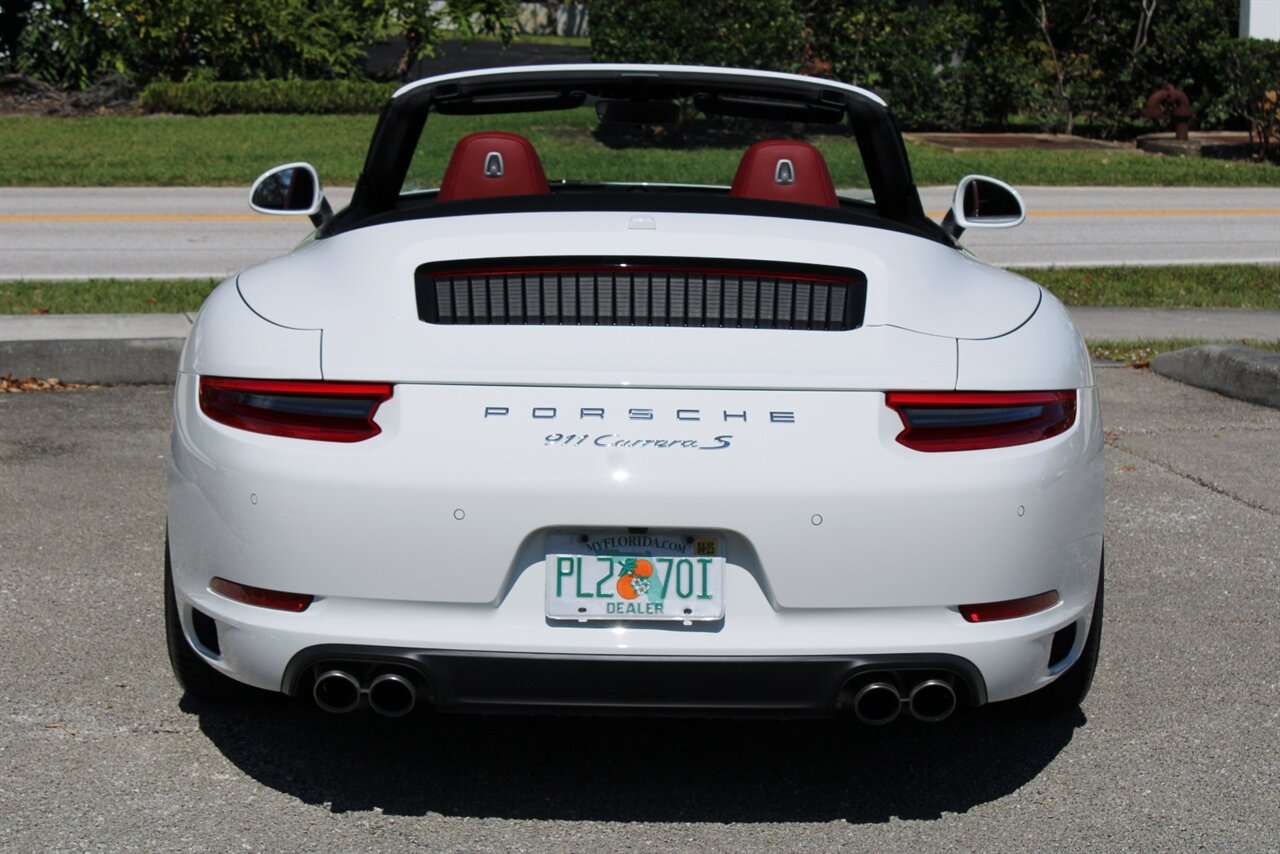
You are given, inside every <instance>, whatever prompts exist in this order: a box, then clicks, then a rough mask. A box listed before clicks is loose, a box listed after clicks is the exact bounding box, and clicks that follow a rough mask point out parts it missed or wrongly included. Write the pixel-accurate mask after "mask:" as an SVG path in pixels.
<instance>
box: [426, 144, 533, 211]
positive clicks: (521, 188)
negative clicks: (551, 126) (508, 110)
mask: <svg viewBox="0 0 1280 854" xmlns="http://www.w3.org/2000/svg"><path fill="white" fill-rule="evenodd" d="M548 192H550V190H548V189H547V176H546V175H544V174H543V172H542V161H541V160H539V159H538V152H536V151H534V150H533V145H532V143H530V142H529V140H527V139H525V138H524V137H522V136H520V135H519V134H514V133H503V132H501V131H483V132H481V133H473V134H468V135H467V136H464V137H463V138H462V139H460V140H458V144H457V145H455V146H454V148H453V156H452V157H450V158H449V166H448V168H447V169H445V170H444V180H443V181H441V182H440V193H439V195H437V196H436V200H437V201H440V202H452V201H457V200H460V199H483V198H489V197H491V196H534V195H540V194H544V193H548Z"/></svg>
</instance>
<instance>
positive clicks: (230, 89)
mask: <svg viewBox="0 0 1280 854" xmlns="http://www.w3.org/2000/svg"><path fill="white" fill-rule="evenodd" d="M398 85H399V84H396V83H370V82H367V81H360V80H246V81H243V82H238V83H227V82H214V81H204V80H194V81H191V82H189V83H150V84H148V85H147V87H146V88H145V89H143V90H142V97H141V101H140V103H141V105H142V109H143V110H144V111H146V112H148V113H188V114H190V115H196V116H210V115H214V114H217V113H297V114H303V113H310V114H314V113H376V112H378V110H379V109H381V107H382V105H383V104H384V103H385V102H386V100H387V98H389V97H390V96H391V93H392V92H394V91H395V90H396V88H397V86H398Z"/></svg>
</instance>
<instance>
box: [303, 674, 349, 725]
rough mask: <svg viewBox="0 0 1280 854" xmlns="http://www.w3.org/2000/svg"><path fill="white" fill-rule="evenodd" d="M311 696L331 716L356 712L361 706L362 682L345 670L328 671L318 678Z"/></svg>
mask: <svg viewBox="0 0 1280 854" xmlns="http://www.w3.org/2000/svg"><path fill="white" fill-rule="evenodd" d="M311 696H313V697H314V698H315V701H316V705H317V706H319V707H320V708H322V709H324V710H325V711H326V712H329V713H330V714H334V715H343V714H346V713H347V712H354V711H355V710H356V707H357V706H359V705H360V682H359V680H358V679H356V677H354V676H352V675H351V674H350V673H348V672H347V671H345V670H326V671H325V672H324V673H321V674H320V675H319V676H317V677H316V684H315V687H314V688H312V689H311Z"/></svg>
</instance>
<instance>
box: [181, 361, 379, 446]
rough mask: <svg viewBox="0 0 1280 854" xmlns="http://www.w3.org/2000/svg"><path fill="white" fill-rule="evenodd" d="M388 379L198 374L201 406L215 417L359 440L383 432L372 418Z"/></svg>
mask: <svg viewBox="0 0 1280 854" xmlns="http://www.w3.org/2000/svg"><path fill="white" fill-rule="evenodd" d="M391 393H392V387H391V384H390V383H344V382H316V381H312V380H244V379H229V378H227V377H201V378H200V410H201V411H202V412H203V413H204V414H205V415H207V416H209V417H210V418H212V419H213V420H214V421H217V422H219V423H221V424H226V425H227V426H229V427H236V428H238V429H240V430H249V431H251V432H254V433H265V434H267V435H270V436H286V437H289V438H293V439H313V440H315V441H319V442H361V441H364V440H365V439H371V438H373V437H374V436H377V435H378V434H379V433H381V432H382V428H381V427H379V426H378V425H377V424H376V423H375V422H374V420H373V416H374V415H375V414H377V411H378V407H379V406H381V405H382V402H383V401H385V400H389V399H390V398H391Z"/></svg>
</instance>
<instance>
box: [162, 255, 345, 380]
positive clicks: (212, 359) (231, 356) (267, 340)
mask: <svg viewBox="0 0 1280 854" xmlns="http://www.w3.org/2000/svg"><path fill="white" fill-rule="evenodd" d="M228 329H234V330H235V334H234V335H228V334H227V333H226V330H228ZM320 338H321V331H320V330H319V329H291V328H289V327H287V326H281V325H280V324H278V323H272V322H271V321H269V320H266V319H265V318H263V317H262V316H261V315H259V314H257V313H255V312H254V311H253V310H252V309H251V308H249V306H248V305H246V304H245V301H244V299H243V298H242V297H241V296H240V291H239V290H238V289H237V288H236V280H235V278H234V277H233V278H230V279H227V280H226V281H225V282H223V283H222V284H220V285H218V287H216V288H214V290H213V293H211V294H210V295H209V298H208V299H206V300H205V303H204V306H203V307H201V309H200V314H199V315H198V316H197V317H196V321H195V323H194V324H193V325H192V327H191V333H190V334H189V335H188V336H187V343H186V344H185V345H184V346H183V348H182V356H181V358H180V359H179V370H181V371H185V372H190V373H195V374H206V375H209V376H226V377H240V376H256V377H263V378H267V379H321V378H322V373H321V370H320Z"/></svg>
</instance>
